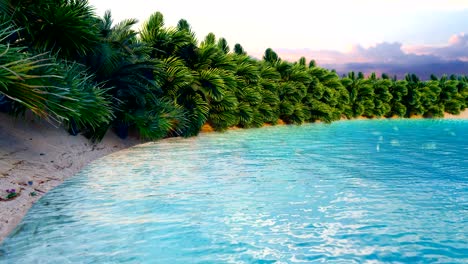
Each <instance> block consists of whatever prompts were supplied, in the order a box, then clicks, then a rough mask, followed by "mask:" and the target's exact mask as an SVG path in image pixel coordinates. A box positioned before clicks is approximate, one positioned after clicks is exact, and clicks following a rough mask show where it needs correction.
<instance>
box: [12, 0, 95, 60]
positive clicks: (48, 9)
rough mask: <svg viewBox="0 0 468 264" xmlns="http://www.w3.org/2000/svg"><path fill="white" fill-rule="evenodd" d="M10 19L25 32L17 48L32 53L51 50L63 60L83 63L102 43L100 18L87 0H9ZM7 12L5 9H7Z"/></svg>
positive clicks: (19, 39) (20, 32)
mask: <svg viewBox="0 0 468 264" xmlns="http://www.w3.org/2000/svg"><path fill="white" fill-rule="evenodd" d="M7 2H8V4H5V3H4V4H3V6H6V5H8V7H9V8H8V17H9V18H10V19H11V21H12V23H13V24H14V25H16V26H17V27H18V28H21V30H20V31H19V32H18V34H16V35H15V38H16V39H15V41H11V43H15V45H18V46H23V47H27V48H28V50H29V51H30V52H34V53H42V52H44V51H51V52H52V53H54V54H57V55H58V57H59V58H63V59H71V60H79V59H80V58H81V57H82V56H84V55H87V54H89V52H91V51H92V50H93V47H94V45H96V43H97V42H98V33H99V31H98V19H97V17H96V16H95V15H94V11H93V8H92V7H91V6H90V5H89V4H88V1H86V0H41V1H30V0H25V1H11V0H9V1H8V0H7ZM4 9H5V8H4Z"/></svg>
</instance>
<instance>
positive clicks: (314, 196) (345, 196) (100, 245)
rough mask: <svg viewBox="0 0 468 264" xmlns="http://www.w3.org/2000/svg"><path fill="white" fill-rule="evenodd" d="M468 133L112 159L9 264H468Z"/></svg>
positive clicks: (42, 205) (176, 145) (214, 146)
mask: <svg viewBox="0 0 468 264" xmlns="http://www.w3.org/2000/svg"><path fill="white" fill-rule="evenodd" d="M467 153H468V121H460V120H444V121H439V120H392V121H389V120H382V121H342V122H337V123H333V124H331V125H324V124H314V125H305V126H301V127H296V126H284V127H269V128H263V129H252V130H240V131H229V132H227V133H224V134H203V135H201V136H199V137H197V138H190V139H170V140H164V141H160V142H156V143H150V144H145V145H141V146H138V147H134V148H132V149H129V150H125V151H121V152H119V153H115V154H113V155H110V156H108V157H106V158H103V159H101V160H99V161H97V162H95V163H93V164H91V165H90V166H88V167H87V168H86V169H85V170H83V171H82V172H80V173H79V174H78V175H76V176H75V177H73V178H72V179H70V180H68V181H66V182H65V183H64V184H62V185H61V186H59V187H58V188H56V189H54V190H53V191H52V192H50V193H48V194H47V195H46V196H44V197H43V198H42V199H40V200H39V201H38V202H37V204H35V205H34V207H33V208H32V209H31V211H30V212H29V213H28V215H27V216H26V218H25V219H24V221H23V222H22V223H21V224H20V226H19V228H18V229H17V230H16V231H15V232H14V233H13V234H12V235H11V236H10V237H8V238H7V239H6V240H5V242H4V243H3V245H1V246H0V263H311V262H312V263H313V262H326V263H434V262H436V263H467V262H468V246H467V241H468V156H467Z"/></svg>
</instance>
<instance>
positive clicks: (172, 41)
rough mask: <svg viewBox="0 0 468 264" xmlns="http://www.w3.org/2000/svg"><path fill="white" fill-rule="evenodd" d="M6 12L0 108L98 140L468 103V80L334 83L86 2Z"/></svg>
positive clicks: (9, 6) (67, 0)
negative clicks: (117, 18)
mask: <svg viewBox="0 0 468 264" xmlns="http://www.w3.org/2000/svg"><path fill="white" fill-rule="evenodd" d="M0 12H1V15H0V22H1V25H2V27H1V30H0V104H3V105H5V104H8V105H9V108H8V111H11V112H13V113H16V114H21V113H23V112H24V111H25V110H27V109H29V110H31V111H32V112H34V113H35V114H37V115H38V116H40V117H43V118H51V119H52V120H56V121H59V122H64V123H65V124H66V125H67V126H68V128H69V131H70V133H73V134H76V133H78V132H81V133H84V134H85V135H87V136H89V137H91V138H93V139H99V138H102V136H103V135H104V134H105V132H106V131H107V130H108V129H110V128H112V129H114V130H115V131H116V132H117V133H118V135H119V136H121V137H125V136H126V135H127V133H128V131H129V130H135V131H137V132H138V134H139V135H140V136H141V137H142V138H146V139H158V138H163V137H168V136H178V135H180V136H193V135H196V134H198V133H199V131H200V129H201V127H202V126H203V125H204V124H206V123H208V124H210V125H211V126H212V127H213V128H214V129H216V130H220V131H222V130H225V129H227V128H228V127H232V126H239V127H245V128H248V127H259V126H262V125H263V124H265V123H269V124H276V123H277V122H278V121H279V120H283V121H284V122H286V123H290V124H301V123H304V122H315V121H322V122H332V121H334V120H339V119H341V118H355V117H359V116H365V117H369V118H374V117H391V116H399V117H411V116H412V115H423V116H426V117H440V116H443V114H444V112H448V113H451V114H458V113H460V111H462V110H463V109H465V108H466V107H467V104H468V77H467V76H450V77H447V76H443V77H441V78H440V79H439V78H437V77H435V76H432V77H431V79H430V80H429V81H421V80H420V79H419V78H418V77H417V76H415V75H412V74H408V75H407V76H406V78H405V79H404V80H396V78H394V79H390V78H389V77H388V76H387V75H385V74H384V75H382V76H381V77H377V76H376V75H375V74H371V75H370V76H368V77H365V76H364V75H363V74H362V73H358V74H356V73H354V72H350V73H349V74H348V75H347V76H342V77H339V76H338V75H337V74H336V73H335V72H334V71H330V70H327V69H324V68H320V67H318V66H316V63H315V61H313V60H312V61H310V62H309V63H307V61H306V59H305V58H301V59H300V60H299V61H297V62H288V61H284V60H282V59H281V58H280V57H279V56H278V54H276V53H275V52H274V51H273V50H272V49H270V48H268V49H267V50H266V51H265V54H264V56H263V58H262V59H261V60H258V59H255V58H252V57H250V56H248V54H247V53H246V51H245V50H244V49H243V47H242V46H241V45H240V44H235V45H234V47H233V49H232V51H231V49H230V47H229V45H228V43H227V41H226V40H225V39H224V38H216V36H215V35H214V34H211V33H210V34H208V35H207V36H206V37H205V38H204V39H203V41H201V42H200V43H199V42H198V41H197V39H196V38H195V34H194V33H193V32H192V30H191V27H190V25H189V23H188V22H187V21H186V20H183V19H182V20H180V21H179V23H178V24H177V26H176V27H166V26H165V25H164V17H163V15H162V14H161V13H159V12H156V13H154V14H153V15H152V16H151V17H150V18H149V19H148V20H147V21H146V22H145V23H144V24H143V25H142V27H141V29H140V31H136V30H135V27H134V26H135V24H136V23H137V21H136V20H134V19H128V20H124V21H121V22H119V23H117V24H114V23H113V21H112V17H111V14H110V12H107V13H106V14H105V15H104V17H103V18H99V17H97V16H96V15H95V14H94V12H93V8H92V7H91V6H90V5H89V4H88V2H87V1H84V0H41V1H34V3H33V1H28V0H24V1H12V0H11V1H7V0H2V2H1V3H0ZM3 108H5V107H3Z"/></svg>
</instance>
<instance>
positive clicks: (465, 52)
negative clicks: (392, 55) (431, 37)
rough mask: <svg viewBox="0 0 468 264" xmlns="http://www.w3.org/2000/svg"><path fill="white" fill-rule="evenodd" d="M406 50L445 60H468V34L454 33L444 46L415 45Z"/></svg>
mask: <svg viewBox="0 0 468 264" xmlns="http://www.w3.org/2000/svg"><path fill="white" fill-rule="evenodd" d="M405 50H406V51H407V52H410V53H414V54H419V55H427V54H430V55H434V56H437V57H440V58H443V59H445V60H461V61H468V34H466V33H460V34H457V35H453V36H452V37H450V39H449V40H448V43H447V44H446V45H443V46H438V47H437V46H413V47H407V48H405Z"/></svg>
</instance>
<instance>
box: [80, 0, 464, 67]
mask: <svg viewBox="0 0 468 264" xmlns="http://www.w3.org/2000/svg"><path fill="white" fill-rule="evenodd" d="M89 2H90V4H91V5H93V6H94V7H95V8H96V13H97V14H98V15H102V14H104V11H105V10H108V9H110V10H111V11H112V14H113V17H114V20H115V21H120V20H122V19H124V18H137V19H138V20H139V21H140V22H144V21H145V20H146V19H147V18H148V17H149V16H150V15H151V14H152V13H154V12H156V11H160V12H161V13H162V14H163V15H164V18H165V24H166V26H169V27H171V26H172V27H173V26H175V25H176V24H177V21H178V20H179V19H181V18H184V19H186V20H187V21H188V22H189V23H190V25H191V26H192V29H193V31H194V32H195V33H196V35H197V38H198V39H199V40H202V39H203V38H204V37H205V36H206V35H207V34H208V33H210V32H213V33H214V34H215V35H216V36H217V37H224V38H226V40H227V41H228V43H229V44H230V46H231V47H233V46H234V44H236V43H240V44H241V45H242V46H243V48H244V49H245V50H246V51H247V52H248V53H249V54H250V55H253V56H255V57H258V58H260V57H261V56H262V54H263V52H264V51H265V49H266V48H272V49H273V50H275V51H276V52H277V53H278V54H279V55H280V57H281V58H283V59H287V60H296V59H298V58H299V57H300V56H306V57H307V58H308V59H315V60H316V61H317V62H318V63H319V65H320V64H325V65H328V64H346V63H393V62H394V63H400V62H403V61H404V62H405V63H409V62H413V60H415V61H417V62H419V63H421V62H422V61H428V60H429V59H431V58H432V59H437V60H439V61H442V62H446V61H466V62H468V19H467V18H468V0H322V1H317V0H289V1H264V0H236V1H220V0H217V1H216V0H197V1H193V0H185V1H183V0H166V1H157V0H132V1H111V0H90V1H89Z"/></svg>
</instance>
